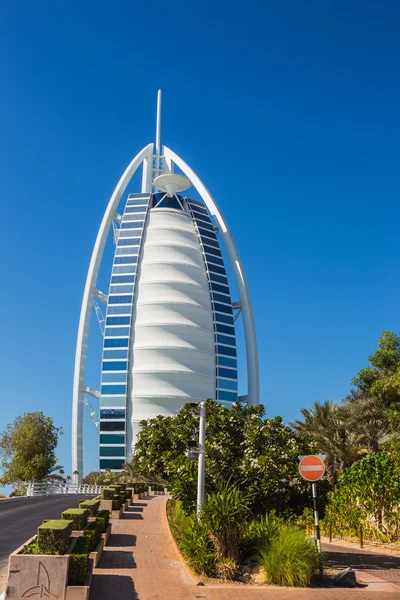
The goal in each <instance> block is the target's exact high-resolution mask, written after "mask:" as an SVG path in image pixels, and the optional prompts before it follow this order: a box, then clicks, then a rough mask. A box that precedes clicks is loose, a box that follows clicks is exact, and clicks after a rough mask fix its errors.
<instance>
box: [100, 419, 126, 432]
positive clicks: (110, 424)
mask: <svg viewBox="0 0 400 600" xmlns="http://www.w3.org/2000/svg"><path fill="white" fill-rule="evenodd" d="M100 431H125V421H100Z"/></svg>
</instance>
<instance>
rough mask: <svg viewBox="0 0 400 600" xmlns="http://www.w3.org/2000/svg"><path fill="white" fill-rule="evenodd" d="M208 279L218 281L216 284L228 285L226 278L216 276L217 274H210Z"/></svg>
mask: <svg viewBox="0 0 400 600" xmlns="http://www.w3.org/2000/svg"><path fill="white" fill-rule="evenodd" d="M210 279H211V281H218V283H223V284H225V285H228V279H227V277H223V276H222V275H218V274H217V273H211V272H210Z"/></svg>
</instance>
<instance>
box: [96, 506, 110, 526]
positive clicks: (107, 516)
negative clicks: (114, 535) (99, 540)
mask: <svg viewBox="0 0 400 600" xmlns="http://www.w3.org/2000/svg"><path fill="white" fill-rule="evenodd" d="M97 518H98V519H104V531H105V530H106V529H107V526H108V522H109V520H110V511H108V510H101V511H100V512H99V514H98V515H97Z"/></svg>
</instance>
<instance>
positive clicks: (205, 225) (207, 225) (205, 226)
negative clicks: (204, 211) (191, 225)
mask: <svg viewBox="0 0 400 600" xmlns="http://www.w3.org/2000/svg"><path fill="white" fill-rule="evenodd" d="M196 220H197V225H198V227H199V228H201V229H204V230H205V231H210V232H212V233H213V234H215V229H214V225H213V224H212V223H206V222H205V221H202V220H200V219H196Z"/></svg>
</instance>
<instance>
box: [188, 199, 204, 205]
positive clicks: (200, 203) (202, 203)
mask: <svg viewBox="0 0 400 600" xmlns="http://www.w3.org/2000/svg"><path fill="white" fill-rule="evenodd" d="M188 202H190V204H195V205H196V206H201V207H204V202H202V201H201V200H193V198H188Z"/></svg>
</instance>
